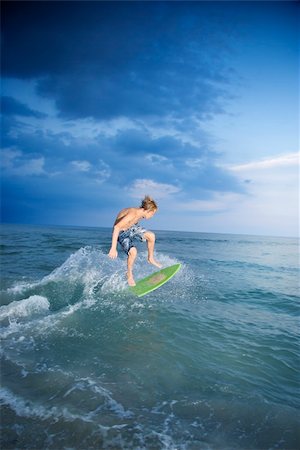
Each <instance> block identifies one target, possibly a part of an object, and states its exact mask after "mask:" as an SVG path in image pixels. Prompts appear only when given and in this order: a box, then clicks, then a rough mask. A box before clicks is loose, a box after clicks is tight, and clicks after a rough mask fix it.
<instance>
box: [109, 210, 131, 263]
mask: <svg viewBox="0 0 300 450" xmlns="http://www.w3.org/2000/svg"><path fill="white" fill-rule="evenodd" d="M131 215H132V214H131V213H130V212H128V213H127V214H125V215H124V216H123V217H122V218H121V219H118V217H117V219H116V221H115V224H114V228H113V234H112V240H111V248H110V251H109V253H108V256H109V257H110V258H112V259H115V258H117V256H118V252H117V243H118V237H119V234H120V231H121V230H123V229H124V228H126V225H127V224H128V219H129V220H130V218H131Z"/></svg>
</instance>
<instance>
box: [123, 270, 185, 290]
mask: <svg viewBox="0 0 300 450" xmlns="http://www.w3.org/2000/svg"><path fill="white" fill-rule="evenodd" d="M180 267H181V264H174V265H173V266H169V267H165V268H164V269H161V270H159V271H158V272H154V273H152V275H149V276H148V277H146V278H143V279H142V280H139V281H137V283H136V285H135V286H131V287H130V290H131V291H132V292H133V293H134V294H135V295H137V296H138V297H142V296H143V295H146V294H148V293H149V292H152V291H154V290H155V289H157V288H159V287H160V286H162V285H163V284H165V283H166V282H167V281H168V280H169V279H170V278H172V277H173V276H174V275H175V273H176V272H178V270H179V269H180Z"/></svg>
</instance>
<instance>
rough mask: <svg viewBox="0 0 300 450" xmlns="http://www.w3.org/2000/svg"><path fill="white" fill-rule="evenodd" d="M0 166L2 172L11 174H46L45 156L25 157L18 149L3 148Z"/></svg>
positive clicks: (24, 175)
mask: <svg viewBox="0 0 300 450" xmlns="http://www.w3.org/2000/svg"><path fill="white" fill-rule="evenodd" d="M1 166H2V169H3V170H4V172H6V173H8V174H9V175H11V176H22V177H28V176H39V175H46V171H45V158H44V157H43V156H41V157H38V158H27V157H26V156H25V155H23V154H22V152H21V151H19V150H14V149H4V150H3V152H2V158H1Z"/></svg>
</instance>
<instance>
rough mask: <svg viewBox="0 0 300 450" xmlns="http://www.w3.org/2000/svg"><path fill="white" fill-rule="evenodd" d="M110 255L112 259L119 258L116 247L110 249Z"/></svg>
mask: <svg viewBox="0 0 300 450" xmlns="http://www.w3.org/2000/svg"><path fill="white" fill-rule="evenodd" d="M108 256H109V257H110V258H111V259H115V258H117V257H118V252H117V250H116V249H114V248H111V249H110V251H109V253H108Z"/></svg>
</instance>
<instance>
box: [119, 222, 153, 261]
mask: <svg viewBox="0 0 300 450" xmlns="http://www.w3.org/2000/svg"><path fill="white" fill-rule="evenodd" d="M146 231H147V230H145V229H144V228H142V227H141V226H140V225H138V224H135V225H132V227H130V228H128V230H125V231H121V233H120V234H119V237H118V242H119V244H120V245H121V247H122V248H123V250H124V252H125V253H127V255H128V252H129V250H130V249H131V248H132V247H134V243H133V240H134V239H137V240H138V241H145V240H146V239H145V238H144V233H146Z"/></svg>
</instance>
